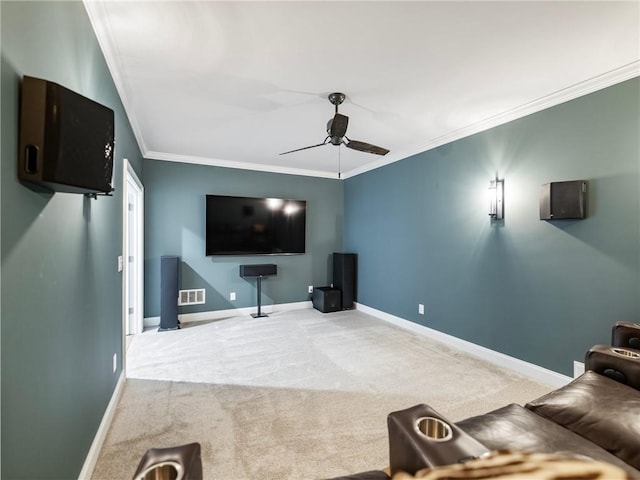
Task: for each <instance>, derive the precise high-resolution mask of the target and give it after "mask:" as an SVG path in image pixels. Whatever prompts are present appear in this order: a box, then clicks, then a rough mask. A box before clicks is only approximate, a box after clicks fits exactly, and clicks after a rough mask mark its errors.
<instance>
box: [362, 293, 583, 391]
mask: <svg viewBox="0 0 640 480" xmlns="http://www.w3.org/2000/svg"><path fill="white" fill-rule="evenodd" d="M356 309H357V310H360V311H361V312H364V313H367V314H369V315H371V316H374V317H376V318H379V319H380V320H384V321H385V322H389V323H392V324H393V325H396V326H398V327H400V328H403V329H405V330H409V331H411V332H413V333H417V334H418V335H423V336H425V337H428V338H430V339H432V340H435V341H437V342H440V343H443V344H445V345H448V346H450V347H453V348H456V349H458V350H462V351H464V352H466V353H468V354H469V355H473V356H474V357H478V358H481V359H483V360H486V361H488V362H491V363H494V364H496V365H499V366H501V367H504V368H508V369H510V370H513V371H515V372H517V373H520V374H522V375H524V376H527V377H529V378H531V379H533V380H536V381H538V382H541V383H545V384H547V385H550V386H553V387H556V388H557V387H562V386H564V385H566V384H567V383H569V382H570V381H571V380H573V379H572V378H571V377H568V376H566V375H562V374H560V373H558V372H554V371H553V370H548V369H546V368H543V367H540V366H538V365H535V364H533V363H529V362H525V361H524V360H520V359H518V358H515V357H511V356H509V355H505V354H504V353H500V352H496V351H495V350H491V349H489V348H486V347H482V346H480V345H476V344H475V343H471V342H467V341H466V340H462V339H460V338H457V337H454V336H452V335H448V334H446V333H442V332H439V331H438V330H434V329H432V328H428V327H425V326H424V325H420V324H418V323H414V322H410V321H409V320H405V319H404V318H400V317H396V316H395V315H391V314H389V313H386V312H382V311H380V310H376V309H375V308H371V307H368V306H366V305H363V304H361V303H356Z"/></svg>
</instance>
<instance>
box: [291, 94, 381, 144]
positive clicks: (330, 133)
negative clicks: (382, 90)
mask: <svg viewBox="0 0 640 480" xmlns="http://www.w3.org/2000/svg"><path fill="white" fill-rule="evenodd" d="M345 98H346V96H345V94H344V93H339V92H334V93H330V94H329V101H330V102H331V103H332V104H333V105H335V107H336V113H335V115H334V116H333V118H330V119H329V121H328V122H327V137H326V138H325V139H324V142H322V143H318V144H317V145H310V146H308V147H302V148H297V149H295V150H290V151H288V152H283V153H281V154H280V155H286V154H288V153H293V152H299V151H301V150H307V149H309V148H315V147H322V146H323V145H328V144H331V145H344V146H345V147H347V148H350V149H352V150H358V151H359V152H365V153H373V154H375V155H386V154H387V153H389V150H387V149H386V148H382V147H378V146H376V145H372V144H370V143H366V142H360V141H358V140H351V139H350V138H349V137H347V135H346V133H347V125H348V124H349V117H347V116H346V115H342V114H341V113H338V105H340V104H341V103H342V102H344V99H345Z"/></svg>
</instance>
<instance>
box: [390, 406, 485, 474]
mask: <svg viewBox="0 0 640 480" xmlns="http://www.w3.org/2000/svg"><path fill="white" fill-rule="evenodd" d="M387 426H388V429H389V464H390V469H391V476H392V477H393V475H395V474H396V473H398V472H400V471H402V472H406V473H409V474H411V475H414V474H415V472H417V471H418V470H420V469H423V468H425V467H437V466H440V465H449V464H452V463H459V462H464V461H466V460H469V459H471V458H475V457H478V456H480V455H483V454H485V453H487V452H488V451H489V449H488V448H486V447H485V446H484V445H482V444H481V443H480V442H478V441H477V440H476V439H474V438H473V437H471V436H470V435H469V434H467V433H465V432H464V431H463V430H462V429H460V428H459V427H458V426H456V425H455V424H454V423H453V422H450V421H449V420H447V419H446V418H445V417H443V416H442V415H440V414H439V413H438V412H436V411H435V410H434V409H433V408H431V407H429V406H427V405H424V404H421V405H416V406H414V407H411V408H408V409H406V410H401V411H398V412H392V413H390V414H389V416H388V417H387Z"/></svg>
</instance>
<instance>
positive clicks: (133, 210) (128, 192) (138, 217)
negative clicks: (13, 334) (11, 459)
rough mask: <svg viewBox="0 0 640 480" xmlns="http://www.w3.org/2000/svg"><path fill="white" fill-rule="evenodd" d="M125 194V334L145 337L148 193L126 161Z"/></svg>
mask: <svg viewBox="0 0 640 480" xmlns="http://www.w3.org/2000/svg"><path fill="white" fill-rule="evenodd" d="M124 163H125V166H124V181H123V185H124V192H123V196H122V197H123V202H124V205H123V220H124V222H123V229H122V230H123V234H124V239H123V246H124V248H123V250H124V255H123V257H124V258H123V260H124V270H123V275H124V278H123V280H124V281H123V298H124V302H123V303H124V305H123V310H124V318H125V322H124V323H125V334H126V335H135V334H137V333H142V330H143V328H144V326H143V318H144V301H143V295H144V293H143V285H144V270H143V268H144V262H143V259H144V251H143V245H144V243H143V226H144V189H143V187H142V183H141V182H140V179H139V178H138V176H137V175H136V172H135V171H134V170H133V168H131V165H130V164H129V162H128V161H127V160H126V159H125V162H124Z"/></svg>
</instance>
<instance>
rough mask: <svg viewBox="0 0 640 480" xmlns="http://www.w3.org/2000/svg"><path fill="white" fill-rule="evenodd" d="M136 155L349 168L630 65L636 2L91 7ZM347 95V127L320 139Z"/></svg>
mask: <svg viewBox="0 0 640 480" xmlns="http://www.w3.org/2000/svg"><path fill="white" fill-rule="evenodd" d="M85 5H86V8H87V11H88V12H89V16H90V18H91V21H92V23H93V26H94V29H95V31H96V34H97V36H98V40H99V42H100V45H101V47H102V49H103V51H104V53H105V57H106V59H107V63H108V65H109V68H110V70H111V73H112V75H113V77H114V80H115V82H116V86H117V87H118V90H119V92H120V95H121V97H122V101H123V103H124V106H125V109H126V111H127V114H128V116H129V119H130V121H131V123H132V125H133V129H134V132H135V135H136V138H137V140H138V143H139V145H140V148H141V150H142V153H143V155H144V156H145V157H146V158H152V159H160V160H172V161H183V162H198V163H206V164H211V165H221V166H229V167H236V168H247V169H255V170H265V171H275V172H286V173H299V174H303V175H314V176H327V177H336V176H337V172H338V170H339V169H340V171H341V172H342V176H343V178H344V177H348V176H350V175H354V174H356V173H359V172H363V171H366V170H369V169H372V168H375V167H377V166H380V165H383V164H386V163H390V162H393V161H397V160H400V159H402V158H405V157H407V156H409V155H412V154H415V153H418V152H421V151H424V150H428V149H429V148H433V147H435V146H438V145H442V144H444V143H447V142H449V141H452V140H455V139H457V138H461V137H463V136H466V135H469V134H472V133H476V132H478V131H481V130H484V129H486V128H490V127H492V126H495V125H498V124H501V123H504V122H506V121H509V120H512V119H514V118H518V117H521V116H523V115H526V114H529V113H532V112H535V111H538V110H541V109H543V108H547V107H549V106H552V105H555V104H557V103H561V102H563V101H566V100H569V99H571V98H575V97H577V96H580V95H584V94H586V93H590V92H592V91H595V90H598V89H600V88H604V87H606V86H609V85H612V84H615V83H618V82H620V81H623V80H625V79H628V78H632V77H635V76H638V75H639V74H640V2H638V1H637V0H636V1H629V2H608V1H588V2H581V1H574V2H558V1H549V2H542V1H535V2H516V1H501V2H485V1H470V2H451V1H449V2H430V1H425V2H417V1H414V2H398V1H352V2H347V1H336V2H328V1H318V2H310V1H284V2H273V1H257V2H247V1H229V2H221V1H209V2H190V1H174V2H158V1H156V2H149V1H91V0H85ZM334 91H339V92H344V93H345V94H346V95H347V99H346V101H345V102H344V103H343V104H342V105H341V106H340V113H342V114H344V115H347V116H349V127H348V131H347V136H348V137H349V138H351V139H355V140H360V141H364V142H368V143H373V144H375V145H379V146H382V147H386V148H388V149H390V150H391V152H390V153H389V154H388V155H386V156H384V157H380V156H377V155H372V154H367V153H362V152H357V151H353V150H350V149H348V148H344V147H336V146H333V145H326V146H323V147H319V148H314V149H309V150H304V151H302V152H297V153H293V154H289V155H283V156H280V155H279V153H280V152H284V151H287V150H292V149H295V148H299V147H304V146H307V145H314V144H318V143H321V142H322V141H323V140H324V138H325V137H326V131H325V129H326V123H327V120H329V119H330V118H332V117H333V114H334V107H333V105H331V104H330V103H329V101H328V100H327V95H328V94H329V93H331V92H334Z"/></svg>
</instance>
